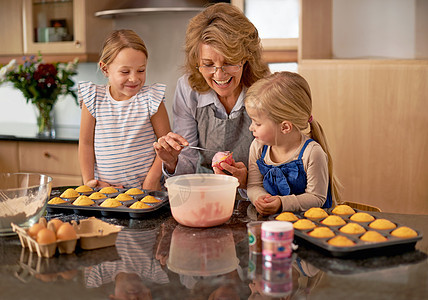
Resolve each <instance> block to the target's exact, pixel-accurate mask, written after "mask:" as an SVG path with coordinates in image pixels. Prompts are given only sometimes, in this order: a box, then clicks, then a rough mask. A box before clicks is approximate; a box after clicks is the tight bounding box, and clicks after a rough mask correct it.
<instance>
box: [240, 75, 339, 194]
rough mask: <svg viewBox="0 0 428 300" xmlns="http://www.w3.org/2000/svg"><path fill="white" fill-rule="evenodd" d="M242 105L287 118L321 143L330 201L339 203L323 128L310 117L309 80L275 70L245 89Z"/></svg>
mask: <svg viewBox="0 0 428 300" xmlns="http://www.w3.org/2000/svg"><path fill="white" fill-rule="evenodd" d="M245 107H247V108H251V109H254V110H256V112H258V113H263V114H265V115H266V116H267V117H268V118H269V119H270V120H272V121H274V122H275V123H277V124H280V123H281V122H282V121H284V120H287V121H289V122H291V123H292V124H293V125H294V126H295V127H296V128H297V129H299V130H300V131H301V132H304V133H305V134H306V133H307V135H308V136H309V137H310V138H312V139H314V140H315V141H316V142H317V143H318V144H320V145H321V147H322V149H323V150H324V152H325V153H326V154H327V157H328V173H329V180H330V185H331V191H332V196H333V201H334V202H335V203H340V188H341V185H340V183H339V181H338V180H337V178H336V176H335V175H334V172H333V158H332V156H331V153H330V149H329V147H328V143H327V138H326V136H325V134H324V130H323V129H322V127H321V124H320V123H318V121H316V120H315V119H314V118H313V116H312V96H311V89H310V87H309V84H308V82H307V81H306V80H305V79H304V78H303V77H302V76H301V75H299V74H297V73H293V72H277V73H274V74H272V75H270V76H268V77H265V78H263V79H260V80H259V81H257V82H256V83H254V84H253V85H252V86H251V87H250V88H249V89H248V91H247V94H246V98H245Z"/></svg>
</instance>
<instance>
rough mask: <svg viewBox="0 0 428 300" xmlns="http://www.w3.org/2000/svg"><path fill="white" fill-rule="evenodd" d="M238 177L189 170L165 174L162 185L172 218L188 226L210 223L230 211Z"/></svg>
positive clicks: (223, 218)
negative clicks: (166, 175)
mask: <svg viewBox="0 0 428 300" xmlns="http://www.w3.org/2000/svg"><path fill="white" fill-rule="evenodd" d="M238 185H239V183H238V179H236V178H235V177H232V176H227V175H216V174H191V175H180V176H175V177H171V178H168V179H167V180H166V184H165V186H166V187H167V189H168V198H169V203H170V206H171V212H172V216H173V217H174V219H175V220H176V221H177V222H178V223H180V224H182V225H186V226H190V227H212V226H217V225H220V224H223V223H225V222H227V221H228V220H229V219H230V217H231V216H232V213H233V206H234V203H235V198H236V188H237V187H238Z"/></svg>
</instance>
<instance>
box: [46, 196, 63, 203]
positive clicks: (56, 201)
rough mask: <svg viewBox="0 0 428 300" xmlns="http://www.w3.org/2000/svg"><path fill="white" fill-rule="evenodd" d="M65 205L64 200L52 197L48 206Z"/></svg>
mask: <svg viewBox="0 0 428 300" xmlns="http://www.w3.org/2000/svg"><path fill="white" fill-rule="evenodd" d="M64 203H67V201H65V200H64V199H61V198H60V197H54V198H52V199H51V200H49V202H48V204H64Z"/></svg>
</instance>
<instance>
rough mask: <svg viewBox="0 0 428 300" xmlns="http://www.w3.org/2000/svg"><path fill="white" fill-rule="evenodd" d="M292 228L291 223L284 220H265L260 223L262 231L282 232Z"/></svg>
mask: <svg viewBox="0 0 428 300" xmlns="http://www.w3.org/2000/svg"><path fill="white" fill-rule="evenodd" d="M291 230H293V224H292V223H291V222H286V221H266V222H263V224H262V231H269V232H284V231H291Z"/></svg>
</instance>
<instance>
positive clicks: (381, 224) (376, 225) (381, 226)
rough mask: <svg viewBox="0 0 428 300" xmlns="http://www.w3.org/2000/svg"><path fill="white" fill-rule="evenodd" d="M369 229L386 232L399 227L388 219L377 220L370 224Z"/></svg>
mask: <svg viewBox="0 0 428 300" xmlns="http://www.w3.org/2000/svg"><path fill="white" fill-rule="evenodd" d="M369 227H370V228H373V229H378V230H386V229H394V228H395V227H397V225H395V224H394V223H392V222H391V221H389V220H387V219H376V220H374V221H373V222H371V223H370V224H369Z"/></svg>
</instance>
